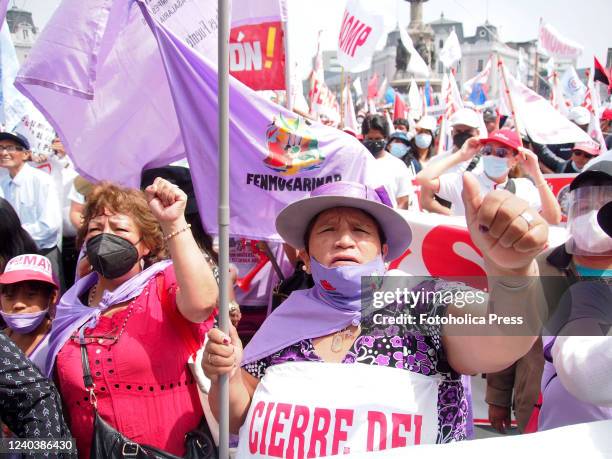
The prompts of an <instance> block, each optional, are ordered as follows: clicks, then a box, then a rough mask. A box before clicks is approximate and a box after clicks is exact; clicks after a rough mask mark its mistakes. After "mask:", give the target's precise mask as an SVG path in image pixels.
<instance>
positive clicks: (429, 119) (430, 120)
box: [416, 115, 437, 132]
mask: <svg viewBox="0 0 612 459" xmlns="http://www.w3.org/2000/svg"><path fill="white" fill-rule="evenodd" d="M436 125H437V123H436V119H435V118H434V117H433V116H429V115H425V116H424V117H423V118H421V119H420V120H419V122H418V123H417V124H416V128H417V129H426V130H428V131H431V132H435V131H436Z"/></svg>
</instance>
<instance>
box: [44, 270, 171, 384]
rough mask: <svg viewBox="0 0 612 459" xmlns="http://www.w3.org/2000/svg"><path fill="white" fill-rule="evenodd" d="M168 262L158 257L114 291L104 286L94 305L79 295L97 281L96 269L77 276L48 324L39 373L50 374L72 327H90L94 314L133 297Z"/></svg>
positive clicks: (72, 329) (72, 330)
mask: <svg viewBox="0 0 612 459" xmlns="http://www.w3.org/2000/svg"><path fill="white" fill-rule="evenodd" d="M171 264H172V261H171V260H164V261H160V262H158V263H155V264H154V265H151V266H149V267H148V268H147V269H145V270H144V271H142V272H140V273H138V274H137V275H135V276H134V277H132V278H131V279H128V280H127V281H125V282H124V283H123V284H121V285H120V286H119V287H117V288H116V289H115V290H114V291H112V292H109V291H108V290H105V291H104V294H103V296H102V300H101V301H100V304H99V305H98V306H87V305H85V304H83V303H82V302H81V300H80V299H79V297H80V296H81V295H82V294H83V293H84V292H86V291H87V290H89V289H90V288H91V287H92V286H93V285H94V284H95V283H96V282H97V281H98V273H95V272H93V273H91V274H88V275H87V276H85V277H83V278H82V279H79V280H78V281H77V282H76V283H75V284H74V285H73V286H72V287H71V288H70V289H69V290H68V291H67V292H66V293H64V295H63V296H62V298H61V299H60V302H59V304H58V305H57V311H56V314H55V318H54V319H53V322H52V325H51V336H50V338H49V352H48V354H47V359H46V363H45V365H44V368H41V371H42V372H43V374H45V375H46V376H47V377H48V378H50V377H51V375H52V374H53V368H54V366H55V359H56V357H57V354H58V353H59V351H60V350H61V349H62V347H63V346H64V344H65V343H66V341H68V340H69V339H70V336H72V334H73V333H74V332H75V330H77V329H78V328H80V327H81V326H82V325H83V324H85V323H87V328H94V327H95V326H96V325H97V324H98V318H99V317H100V315H101V314H102V313H103V312H104V311H106V310H107V309H108V308H109V307H111V306H113V305H115V304H119V303H123V302H125V301H128V300H131V299H132V298H136V297H137V296H138V295H140V293H141V292H142V290H143V289H144V288H145V286H146V285H147V283H148V282H149V280H151V278H153V277H154V276H155V275H156V274H157V273H159V272H160V271H163V270H164V269H166V268H167V267H168V266H170V265H171Z"/></svg>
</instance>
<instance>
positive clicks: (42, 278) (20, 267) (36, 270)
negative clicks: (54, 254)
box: [0, 253, 59, 288]
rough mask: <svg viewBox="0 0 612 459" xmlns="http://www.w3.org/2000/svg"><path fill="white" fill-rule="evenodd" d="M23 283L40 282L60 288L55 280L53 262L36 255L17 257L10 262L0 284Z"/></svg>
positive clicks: (0, 277)
mask: <svg viewBox="0 0 612 459" xmlns="http://www.w3.org/2000/svg"><path fill="white" fill-rule="evenodd" d="M23 281H39V282H45V283H47V284H51V285H53V286H54V287H55V288H59V287H58V285H57V282H56V281H55V279H54V278H53V268H52V265H51V261H49V259H48V258H47V257H44V256H42V255H37V254H34V253H29V254H24V255H17V256H16V257H13V258H11V259H10V260H9V262H8V263H7V264H6V267H5V268H4V272H3V273H2V274H0V284H16V283H17V282H23Z"/></svg>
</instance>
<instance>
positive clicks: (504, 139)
mask: <svg viewBox="0 0 612 459" xmlns="http://www.w3.org/2000/svg"><path fill="white" fill-rule="evenodd" d="M490 142H498V143H501V144H502V145H505V146H507V147H508V148H511V149H513V150H518V149H519V147H520V146H521V141H520V139H519V136H518V134H517V133H516V131H511V130H510V129H498V130H497V131H493V132H491V133H490V134H489V137H487V138H486V139H480V143H481V144H483V145H485V144H487V143H490Z"/></svg>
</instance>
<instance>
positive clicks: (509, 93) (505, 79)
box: [497, 55, 523, 147]
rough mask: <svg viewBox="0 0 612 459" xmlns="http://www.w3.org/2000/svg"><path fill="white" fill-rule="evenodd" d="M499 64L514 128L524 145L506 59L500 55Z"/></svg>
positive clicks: (521, 143)
mask: <svg viewBox="0 0 612 459" xmlns="http://www.w3.org/2000/svg"><path fill="white" fill-rule="evenodd" d="M497 66H498V67H499V69H500V70H501V74H502V80H503V82H504V89H505V92H506V96H507V97H508V103H509V104H510V111H511V112H512V118H513V119H514V129H516V132H517V134H518V138H519V144H520V146H521V147H522V146H523V139H522V137H521V125H520V121H519V118H518V116H517V114H516V109H515V105H514V99H513V98H512V91H510V86H508V76H507V75H506V66H505V65H504V61H503V59H502V58H501V56H500V55H497Z"/></svg>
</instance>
